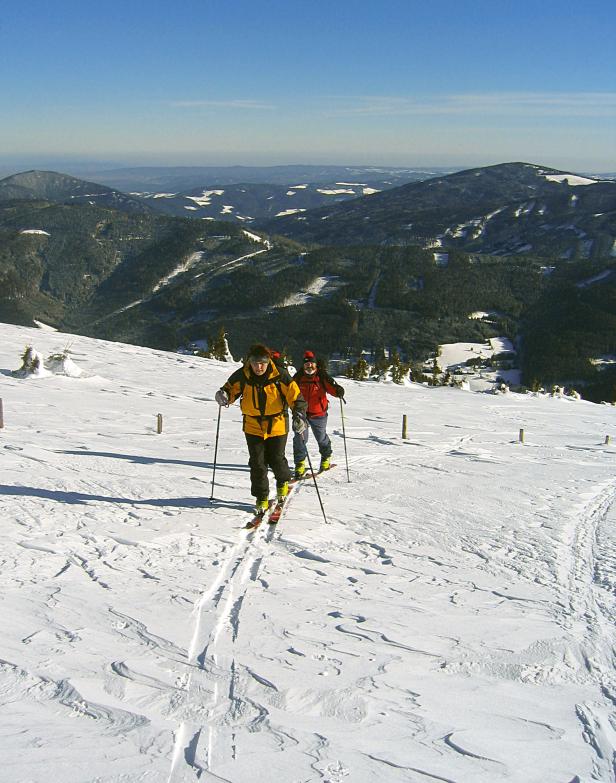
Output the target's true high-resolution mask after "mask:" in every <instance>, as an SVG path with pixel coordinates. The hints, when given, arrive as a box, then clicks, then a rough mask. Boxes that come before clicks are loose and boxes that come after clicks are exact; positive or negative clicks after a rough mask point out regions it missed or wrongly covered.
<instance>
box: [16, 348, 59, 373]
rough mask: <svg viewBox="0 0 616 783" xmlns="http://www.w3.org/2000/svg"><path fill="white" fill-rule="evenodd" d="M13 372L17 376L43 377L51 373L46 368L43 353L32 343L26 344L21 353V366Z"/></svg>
mask: <svg viewBox="0 0 616 783" xmlns="http://www.w3.org/2000/svg"><path fill="white" fill-rule="evenodd" d="M12 374H13V375H14V376H15V377H16V378H42V377H44V376H45V375H49V374H50V373H49V372H48V371H47V370H46V369H45V362H44V359H43V355H42V354H40V353H39V352H38V351H37V350H36V349H35V348H34V347H33V346H32V345H26V347H25V349H24V352H23V353H22V355H21V367H20V368H19V369H18V370H14V371H13V373H12Z"/></svg>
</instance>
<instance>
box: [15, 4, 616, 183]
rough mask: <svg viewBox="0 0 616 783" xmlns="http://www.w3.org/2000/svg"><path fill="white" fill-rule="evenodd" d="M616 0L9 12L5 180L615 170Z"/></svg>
mask: <svg viewBox="0 0 616 783" xmlns="http://www.w3.org/2000/svg"><path fill="white" fill-rule="evenodd" d="M615 35H616V4H615V3H614V2H613V0H588V1H587V2H584V3H580V2H577V1H576V2H571V1H570V0H544V2H541V3H539V2H536V0H517V1H514V0H498V2H494V0H465V1H464V2H460V0H433V1H432V2H430V3H426V2H425V0H378V2H376V0H374V1H373V0H336V2H324V1H323V0H313V1H312V2H310V3H307V2H301V3H300V2H289V0H284V1H283V0H259V2H257V1H256V0H251V1H249V0H236V2H233V3H229V2H228V0H198V1H197V0H181V2H179V3H174V4H171V3H169V2H168V0H165V1H164V2H163V0H147V1H146V0H130V2H125V0H122V1H120V0H103V1H101V2H92V1H91V0H55V2H53V3H49V2H47V1H46V0H30V2H27V3H23V2H17V0H5V2H4V3H3V6H2V11H1V16H0V52H1V54H0V96H1V97H0V107H1V111H2V122H1V123H0V164H5V165H6V164H7V162H15V163H16V162H20V163H22V164H23V165H26V164H29V163H30V164H32V165H37V164H38V163H39V162H42V161H51V160H54V161H59V162H60V161H63V160H66V161H69V160H70V161H77V160H81V161H96V162H101V163H106V164H107V163H108V164H109V165H115V164H117V163H119V164H121V165H146V164H156V165H232V164H243V165H274V164H281V163H282V164H284V163H303V164H309V163H331V164H344V165H347V164H364V165H371V164H375V165H400V166H405V165H414V166H419V165H427V166H437V165H443V166H458V165H459V166H461V167H462V166H465V165H469V166H475V165H488V164H492V163H502V162H508V161H526V162H531V163H539V164H545V165H550V166H553V167H555V168H562V169H565V170H574V171H581V172H586V171H591V172H593V171H594V172H600V171H604V172H605V171H614V170H615V169H616V78H615V77H616V47H614V45H613V41H614V36H615Z"/></svg>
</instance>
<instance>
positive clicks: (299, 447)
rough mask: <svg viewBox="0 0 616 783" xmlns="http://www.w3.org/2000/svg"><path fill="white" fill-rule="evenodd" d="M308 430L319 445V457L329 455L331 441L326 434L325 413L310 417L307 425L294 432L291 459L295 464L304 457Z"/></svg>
mask: <svg viewBox="0 0 616 783" xmlns="http://www.w3.org/2000/svg"><path fill="white" fill-rule="evenodd" d="M310 430H312V434H313V435H314V439H315V440H316V442H317V445H318V447H319V453H320V454H321V458H322V459H324V458H325V457H331V453H332V443H331V441H330V439H329V436H328V434H327V413H326V414H325V415H324V416H316V417H314V418H312V419H308V427H306V429H305V430H304V431H303V432H302V433H299V432H296V433H295V435H294V436H293V460H294V462H295V464H296V465H297V463H298V462H301V461H302V460H303V459H306V454H307V449H306V443H308V437H309V436H310Z"/></svg>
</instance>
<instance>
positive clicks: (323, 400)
mask: <svg viewBox="0 0 616 783" xmlns="http://www.w3.org/2000/svg"><path fill="white" fill-rule="evenodd" d="M293 380H294V381H295V383H296V384H297V385H298V386H299V389H300V391H301V393H302V397H303V398H304V399H305V400H306V402H307V403H308V410H307V411H306V414H307V416H308V418H309V419H314V418H318V417H319V416H325V414H326V413H327V407H328V405H329V403H328V401H327V395H328V394H331V395H332V397H343V396H344V389H343V388H342V386H340V384H338V383H336V381H335V380H334V379H333V378H332V377H331V376H329V375H328V374H327V373H325V372H323V371H322V370H317V371H316V372H315V373H314V375H308V374H307V373H305V372H304V371H303V370H299V372H297V373H296V374H295V375H294V377H293ZM340 392H342V393H340Z"/></svg>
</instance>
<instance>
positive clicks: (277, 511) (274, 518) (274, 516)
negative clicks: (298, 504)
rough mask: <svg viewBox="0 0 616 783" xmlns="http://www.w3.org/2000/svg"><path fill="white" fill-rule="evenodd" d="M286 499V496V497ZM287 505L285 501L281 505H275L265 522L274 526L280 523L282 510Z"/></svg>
mask: <svg viewBox="0 0 616 783" xmlns="http://www.w3.org/2000/svg"><path fill="white" fill-rule="evenodd" d="M287 498H288V495H287ZM286 504H287V500H286V499H285V500H284V501H283V502H282V503H276V505H275V506H274V508H273V510H272V513H271V514H270V515H269V517H268V518H267V521H268V523H269V524H270V525H276V524H278V522H279V521H280V517H281V516H282V512H283V510H284V507H285V506H286Z"/></svg>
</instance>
